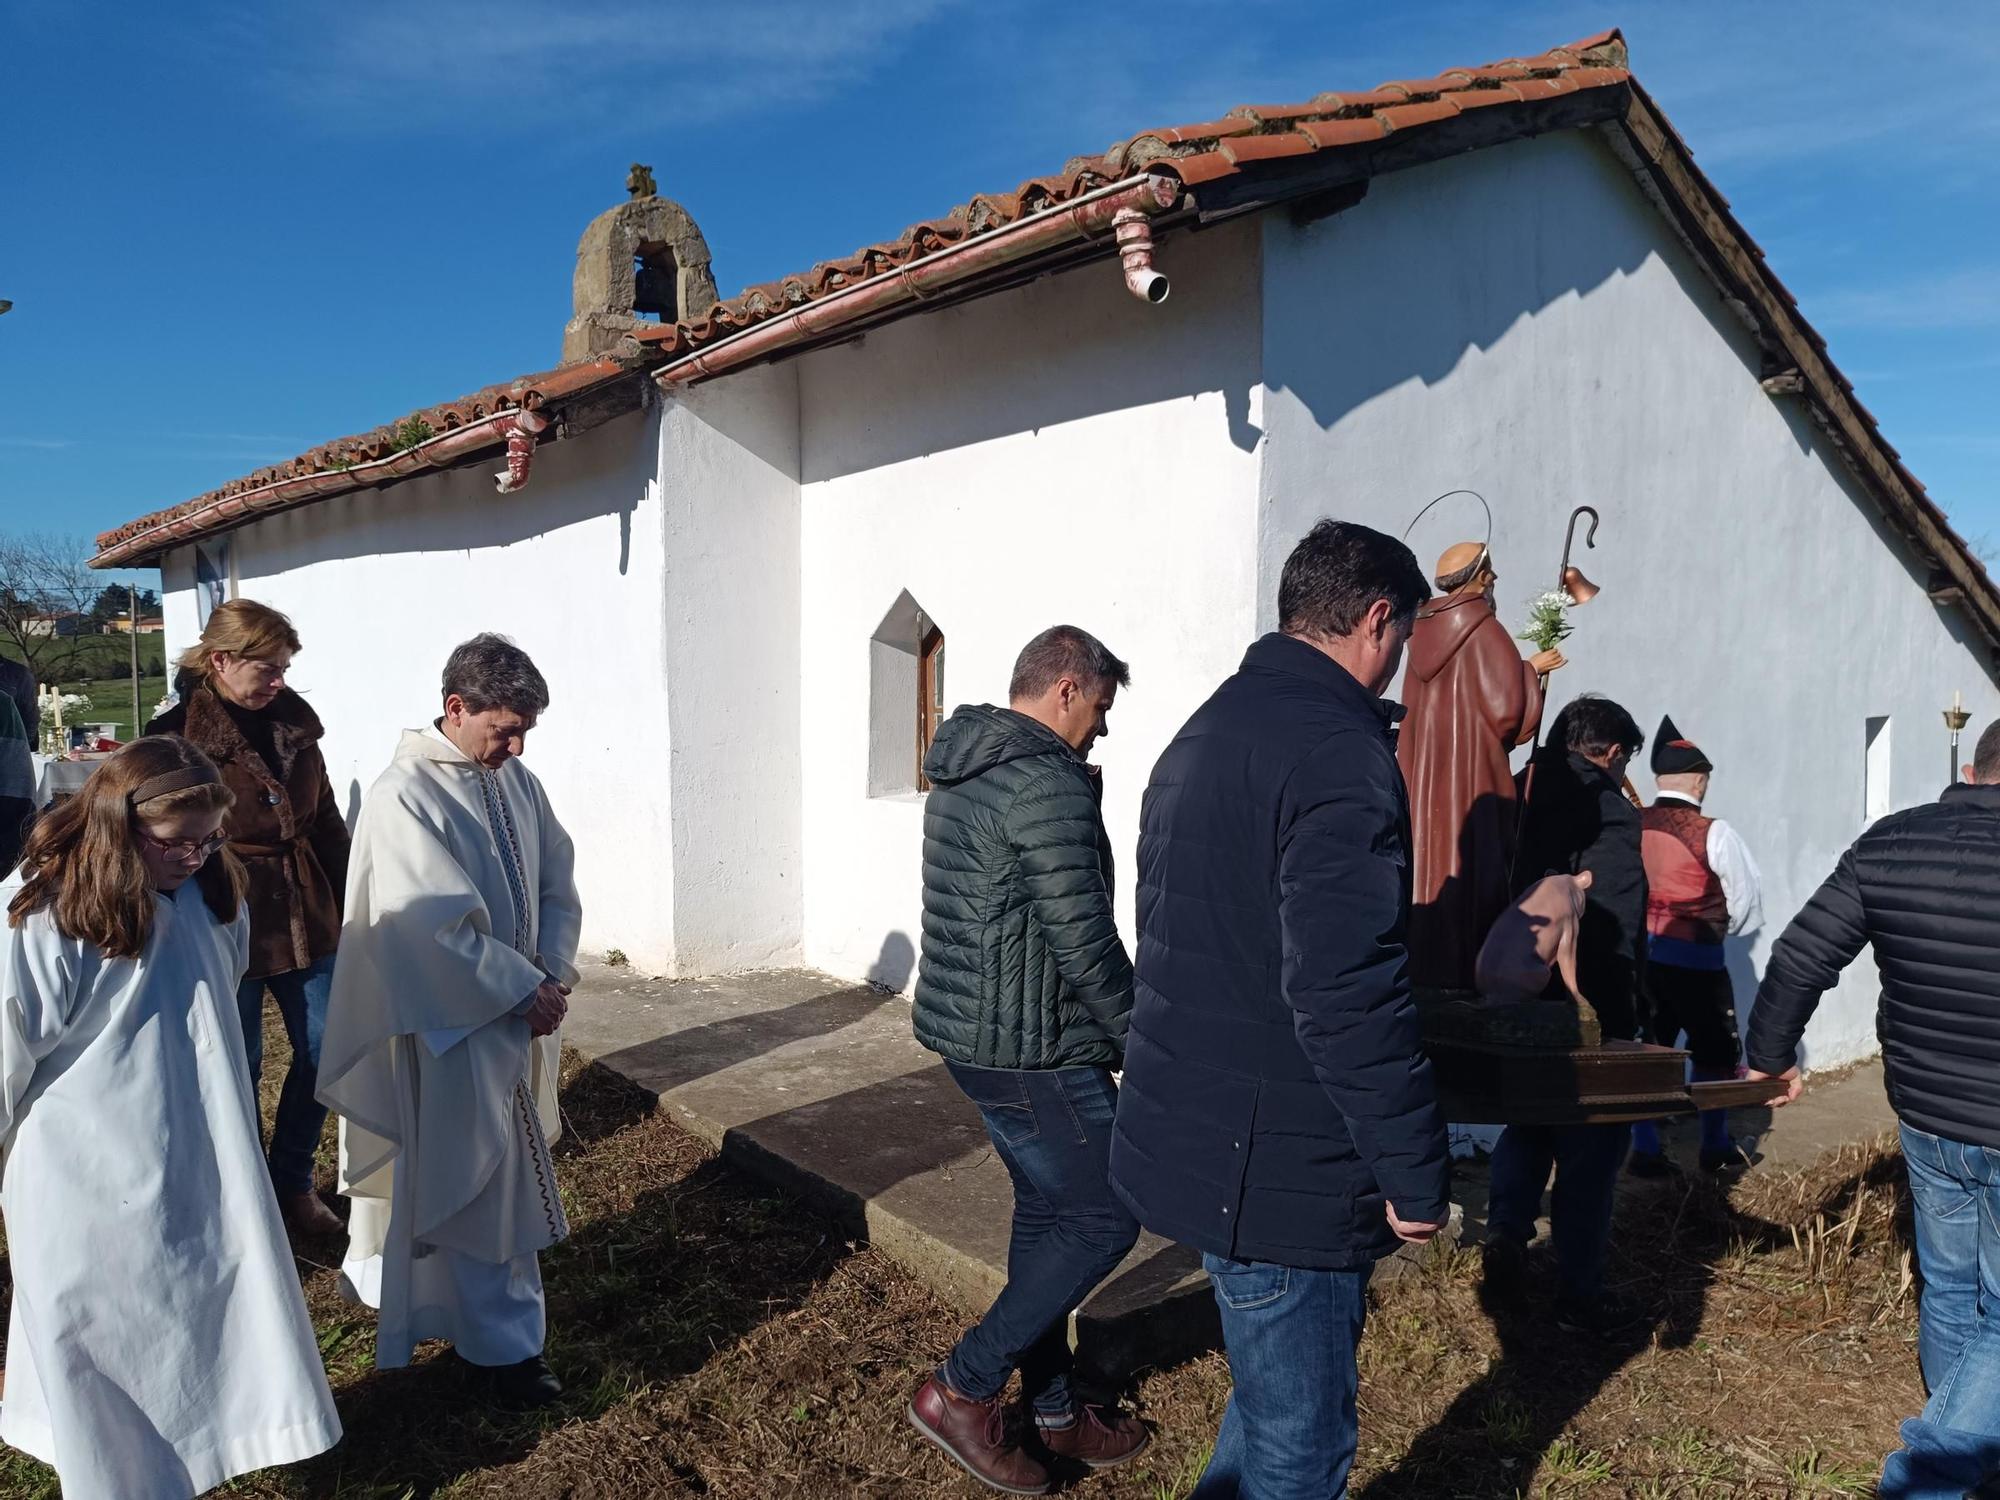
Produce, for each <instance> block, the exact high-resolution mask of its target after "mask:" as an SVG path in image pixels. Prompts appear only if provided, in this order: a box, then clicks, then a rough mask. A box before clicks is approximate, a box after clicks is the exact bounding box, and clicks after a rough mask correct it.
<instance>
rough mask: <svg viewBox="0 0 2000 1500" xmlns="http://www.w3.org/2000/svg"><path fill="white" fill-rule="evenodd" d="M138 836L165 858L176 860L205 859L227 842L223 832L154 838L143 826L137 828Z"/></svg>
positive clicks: (227, 839)
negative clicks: (180, 837) (196, 835)
mask: <svg viewBox="0 0 2000 1500" xmlns="http://www.w3.org/2000/svg"><path fill="white" fill-rule="evenodd" d="M139 837H140V838H142V839H144V840H145V841H146V842H147V843H149V844H151V845H152V846H153V847H154V848H155V849H157V850H158V851H159V852H160V853H161V855H163V856H164V857H165V858H167V859H178V860H188V859H195V858H200V859H207V858H208V857H209V855H211V854H213V853H215V851H216V850H218V849H220V848H221V847H222V846H223V845H224V844H226V843H228V842H229V838H228V835H226V834H223V833H211V834H210V835H209V836H208V837H207V838H205V839H156V838H154V837H153V836H152V835H151V834H150V833H148V832H146V830H145V829H143V828H141V829H140V830H139Z"/></svg>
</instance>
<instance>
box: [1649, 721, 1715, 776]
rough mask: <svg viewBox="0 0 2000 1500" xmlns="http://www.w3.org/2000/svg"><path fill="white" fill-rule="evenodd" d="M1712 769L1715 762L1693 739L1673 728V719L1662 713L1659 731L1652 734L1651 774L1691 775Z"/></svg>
mask: <svg viewBox="0 0 2000 1500" xmlns="http://www.w3.org/2000/svg"><path fill="white" fill-rule="evenodd" d="M1714 769H1715V763H1714V762H1713V761H1711V760H1710V759H1709V758H1708V757H1707V756H1706V755H1703V754H1702V753H1701V750H1700V749H1699V747H1697V746H1696V745H1695V743H1694V741H1693V740H1690V739H1687V738H1685V737H1684V736H1683V735H1682V734H1681V732H1680V731H1679V730H1678V729H1676V728H1674V721H1673V720H1672V719H1671V718H1669V717H1667V716H1666V715H1665V714H1662V715H1661V716H1660V729H1659V733H1657V734H1655V735H1654V736H1653V774H1654V775H1655V776H1692V775H1694V774H1696V773H1697V772H1702V771H1713V770H1714Z"/></svg>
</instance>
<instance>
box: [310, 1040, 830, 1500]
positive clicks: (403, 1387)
mask: <svg viewBox="0 0 2000 1500" xmlns="http://www.w3.org/2000/svg"><path fill="white" fill-rule="evenodd" d="M652 1106H653V1100H652V1096H651V1095H650V1094H648V1093H647V1092H646V1091H645V1090H643V1089H639V1088H637V1087H635V1086H634V1085H632V1084H630V1083H628V1082H626V1081H625V1080H623V1079H621V1078H619V1077H618V1076H616V1075H615V1074H612V1073H609V1072H608V1071H606V1070H605V1069H602V1068H599V1067H596V1066H588V1067H585V1068H583V1069H581V1070H580V1071H579V1072H578V1073H577V1074H576V1076H575V1077H574V1078H573V1079H572V1080H571V1081H570V1083H569V1084H568V1085H567V1086H566V1087H565V1089H564V1091H563V1111H564V1116H565V1120H566V1122H567V1132H566V1136H565V1140H564V1142H563V1143H562V1145H561V1146H560V1147H559V1148H558V1157H559V1164H560V1168H561V1171H562V1176H563V1192H564V1198H565V1201H566V1202H567V1203H568V1204H569V1205H570V1207H571V1217H572V1222H573V1223H575V1224H576V1225H577V1226H578V1228H577V1230H576V1232H575V1233H574V1234H573V1235H572V1237H571V1238H570V1239H569V1240H568V1241H566V1242H565V1243H564V1244H562V1245H560V1246H558V1247H556V1248H555V1249H554V1250H551V1251H549V1252H547V1253H546V1254H545V1255H544V1256H543V1258H542V1269H543V1276H544V1283H545V1285H546V1287H547V1293H548V1315H549V1344H548V1357H549V1362H550V1364H551V1365H552V1366H554V1368H555V1370H556V1372H557V1373H558V1374H559V1375H560V1376H561V1378H562V1380H563V1382H564V1385H565V1387H566V1391H565V1394H564V1397H563V1399H562V1401H561V1402H560V1403H558V1404H557V1405H556V1406H555V1407H553V1408H551V1409H549V1410H548V1411H546V1412H541V1413H535V1414H530V1415H518V1416H516V1415H509V1414H506V1413H501V1412H496V1411H494V1410H492V1409H490V1408H488V1407H485V1406H484V1405H482V1404H481V1403H479V1402H478V1401H477V1400H476V1399H474V1398H473V1396H472V1394H471V1393H470V1392H469V1391H468V1390H467V1388H466V1385H465V1382H464V1380H463V1378H462V1376H461V1374H460V1372H459V1370H458V1368H457V1367H456V1364H455V1362H454V1361H453V1360H452V1359H451V1357H450V1356H449V1354H448V1353H446V1352H445V1351H444V1350H443V1348H442V1346H439V1345H427V1346H425V1348H424V1349H423V1350H421V1351H420V1359H421V1363H417V1364H414V1365H412V1366H411V1367H410V1368H409V1369H405V1370H374V1369H371V1368H367V1361H366V1359H365V1357H359V1358H358V1363H359V1365H360V1369H359V1370H358V1371H357V1373H356V1374H355V1375H354V1377H353V1378H351V1379H338V1377H337V1379H338V1385H337V1390H336V1398H337V1401H338V1405H339V1408H340V1413H341V1419H342V1422H343V1424H344V1426H345V1428H346V1434H347V1435H346V1440H345V1441H344V1442H343V1443H342V1444H341V1445H340V1447H339V1448H337V1449H335V1450H334V1451H333V1452H332V1453H330V1454H327V1455H325V1456H323V1457H322V1458H319V1459H316V1460H313V1461H311V1462H309V1463H307V1464H303V1465H301V1466H299V1467H298V1468H296V1469H293V1470H290V1471H288V1472H287V1473H286V1474H285V1475H283V1476H282V1478H279V1477H278V1476H273V1478H274V1479H277V1482H278V1483H280V1484H282V1486H283V1489H282V1491H281V1492H282V1493H288V1494H294V1495H301V1496H310V1497H314V1500H334V1497H341V1500H347V1497H355V1496H371V1497H373V1496H382V1497H388V1500H394V1497H400V1496H403V1495H414V1496H424V1495H429V1494H432V1493H434V1492H435V1491H437V1490H438V1489H440V1488H443V1487H445V1486H447V1485H449V1484H452V1483H454V1482H455V1481H458V1480H461V1479H463V1478H466V1477H468V1476H470V1475H472V1474H475V1473H477V1472H479V1471H482V1470H493V1469H498V1468H502V1467H505V1466H508V1465H511V1464H515V1463H518V1462H520V1461H521V1460H523V1459H525V1458H526V1457H527V1456H528V1455H529V1454H530V1453H532V1452H533V1450H534V1449H535V1448H536V1446H537V1445H538V1444H539V1442H540V1441H541V1439H542V1438H543V1436H544V1435H545V1434H547V1433H548V1432H550V1431H552V1430H553V1429H555V1428H557V1427H560V1426H563V1425H566V1424H569V1423H573V1422H590V1421H593V1420H595V1419H597V1418H599V1417H601V1416H603V1415H604V1414H605V1413H607V1412H609V1411H610V1410H611V1409H613V1408H614V1407H616V1406H618V1405H620V1404H621V1403H623V1402H626V1401H627V1400H629V1399H630V1398H631V1397H633V1396H635V1395H637V1394H638V1393H640V1392H642V1391H645V1390H647V1389H649V1388H652V1387H657V1386H659V1385H662V1384H664V1383H666V1382H670V1381H673V1380H676V1379H678V1378H681V1377H684V1376H687V1375H689V1374H691V1373H693V1372H694V1371H696V1370H699V1369H700V1368H701V1367H702V1366H703V1365H704V1364H705V1363H706V1362H707V1361H708V1360H709V1359H710V1357H711V1356H712V1355H713V1354H714V1353H715V1352H716V1351H718V1350H722V1349H726V1348H729V1347H731V1346H732V1345H734V1344H735V1343H736V1342H737V1341H739V1340H741V1339H742V1338H744V1337H745V1336H746V1335H748V1334H750V1333H751V1332H752V1331H754V1330H755V1329H757V1328H758V1327H759V1326H761V1325H762V1324H764V1323H766V1322H768V1321H770V1320H772V1319H774V1318H779V1317H782V1316H783V1315H784V1314H785V1313H787V1312H789V1311H790V1310H791V1309H793V1308H796V1307H798V1306H799V1305H800V1304H801V1303H803V1302H804V1301H805V1300H806V1298H807V1297H809V1296H810V1295H811V1294H812V1293H813V1291H814V1289H815V1288H817V1287H818V1286H819V1285H820V1283H821V1282H822V1281H824V1280H825V1278H826V1277H827V1276H828V1275H829V1274H830V1273H831V1272H832V1271H833V1269H834V1268H835V1267H836V1266H837V1265H838V1264H839V1263H840V1262H841V1261H842V1260H844V1259H845V1258H846V1257H847V1256H848V1255H849V1254H851V1253H852V1250H853V1246H852V1244H851V1243H850V1242H849V1241H848V1240H847V1239H846V1238H845V1237H844V1236H843V1235H841V1234H840V1232H839V1231H838V1229H837V1227H836V1226H835V1225H833V1224H832V1223H831V1222H830V1221H828V1220H826V1219H824V1218H822V1217H820V1216H819V1215H816V1214H813V1213H810V1212H806V1211H802V1209H801V1207H800V1205H798V1204H796V1203H793V1202H791V1201H789V1200H787V1199H784V1198H782V1197H779V1196H776V1195H774V1194H771V1193H768V1192H765V1191H761V1190H759V1189H757V1188H756V1187H753V1186H752V1185H751V1184H749V1183H748V1182H746V1181H745V1180H744V1179H743V1178H742V1177H740V1176H738V1175H737V1174H735V1173H733V1172H731V1171H730V1170H728V1169H727V1168H725V1167H724V1166H723V1165H722V1164H721V1163H720V1162H719V1161H717V1160H715V1159H714V1158H713V1157H710V1156H709V1155H708V1154H707V1153H706V1151H705V1150H704V1149H703V1148H702V1147H701V1145H700V1144H699V1143H698V1142H696V1141H694V1140H693V1139H691V1138H689V1137H687V1136H685V1135H683V1134H681V1133H680V1132H678V1131H676V1130H673V1129H671V1128H670V1127H666V1126H665V1125H664V1122H661V1128H654V1129H646V1128H643V1127H644V1125H645V1122H646V1121H648V1120H649V1119H650V1118H651V1116H652ZM318 1321H319V1322H320V1324H321V1327H322V1330H323V1335H322V1336H323V1341H324V1338H325V1330H326V1328H327V1325H328V1323H329V1318H328V1316H327V1314H326V1312H325V1310H324V1308H323V1307H322V1309H321V1315H320V1317H319V1319H318ZM352 1321H353V1323H354V1325H355V1326H354V1327H353V1328H352V1330H351V1331H352V1333H353V1335H354V1336H355V1338H356V1341H357V1343H358V1346H359V1349H363V1350H365V1349H366V1348H368V1347H370V1346H371V1345H372V1341H373V1336H374V1323H373V1318H372V1316H371V1315H369V1314H367V1313H366V1312H365V1311H361V1310H357V1311H356V1313H355V1316H354V1319H353V1320H352ZM336 1364H338V1361H336ZM658 1459H659V1462H660V1464H661V1467H662V1468H663V1470H667V1471H670V1472H673V1473H675V1475H676V1477H678V1478H679V1479H680V1481H681V1482H682V1483H683V1484H684V1485H685V1486H686V1487H687V1488H688V1489H689V1490H690V1491H691V1492H693V1493H701V1492H703V1489H704V1485H703V1482H702V1480H701V1477H700V1475H699V1473H698V1472H695V1471H693V1469H692V1467H691V1466H689V1465H686V1464H680V1465H678V1466H676V1461H675V1460H674V1459H673V1458H672V1457H671V1455H669V1454H667V1453H660V1454H659V1455H658ZM681 1469H686V1470H688V1472H685V1473H683V1472H680V1470H681Z"/></svg>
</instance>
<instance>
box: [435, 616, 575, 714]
mask: <svg viewBox="0 0 2000 1500" xmlns="http://www.w3.org/2000/svg"><path fill="white" fill-rule="evenodd" d="M453 693H456V694H458V696H459V697H461V698H463V699H464V700H465V706H466V708H467V709H469V710H471V711H472V712H473V713H476V714H483V713H485V712H486V711H487V710H488V709H489V708H504V709H509V710H511V711H512V712H514V713H517V714H539V713H541V711H542V710H543V709H545V708H547V707H548V706H549V684H548V682H547V680H546V679H545V678H544V677H543V676H542V674H541V672H540V670H538V669H537V668H536V666H535V664H534V662H532V661H531V660H529V658H528V653H527V652H525V651H523V650H522V649H521V648H520V647H519V646H517V645H515V644H514V643H513V642H512V641H510V640H508V639H507V637H506V636H504V635H494V634H492V633H491V632H490V631H489V632H487V633H485V634H481V635H475V636H474V637H473V638H472V639H471V640H469V641H467V642H465V643H464V644H463V645H461V646H457V647H454V648H453V650H452V653H451V656H450V657H449V658H448V659H447V660H446V661H445V664H444V696H445V697H447V698H449V697H450V696H451V695H452V694H453Z"/></svg>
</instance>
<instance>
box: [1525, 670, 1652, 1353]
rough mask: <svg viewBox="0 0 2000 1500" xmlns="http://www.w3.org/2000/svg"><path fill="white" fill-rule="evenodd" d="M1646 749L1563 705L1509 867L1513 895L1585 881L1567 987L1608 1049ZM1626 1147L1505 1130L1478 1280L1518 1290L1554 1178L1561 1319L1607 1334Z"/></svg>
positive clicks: (1636, 885)
mask: <svg viewBox="0 0 2000 1500" xmlns="http://www.w3.org/2000/svg"><path fill="white" fill-rule="evenodd" d="M1645 741H1646V737H1645V735H1644V734H1643V733H1641V732H1640V729H1639V726H1638V724H1637V723H1636V722H1635V721H1634V720H1633V718H1632V716H1631V715H1630V714H1629V713H1627V712H1626V711H1625V710H1624V709H1622V708H1620V707H1619V706H1618V705H1617V704H1616V703H1613V702H1612V701H1611V700H1610V699H1608V698H1598V697H1582V698H1578V699H1576V700H1574V701H1573V702H1571V703H1569V704H1568V705H1566V706H1565V707H1564V709H1563V711H1562V712H1561V713H1559V714H1557V715H1556V721H1555V723H1554V724H1553V725H1551V726H1550V728H1549V741H1548V743H1547V744H1546V745H1544V746H1543V747H1542V748H1541V750H1540V751H1539V752H1538V753H1537V754H1536V756H1535V759H1534V762H1533V764H1532V766H1531V768H1530V776H1529V779H1528V782H1527V813H1526V816H1525V818H1524V822H1523V827H1522V830H1521V852H1520V857H1519V859H1518V860H1517V861H1516V863H1515V867H1514V871H1515V874H1514V885H1515V889H1516V890H1517V891H1521V890H1526V889H1527V888H1528V887H1529V886H1531V885H1533V884H1534V883H1535V882H1536V881H1538V880H1540V879H1541V878H1542V877H1543V876H1545V875H1550V874H1558V875H1580V874H1582V873H1583V872H1584V871H1585V870H1588V871H1589V872H1590V875H1591V883H1590V890H1589V892H1588V894H1587V895H1586V896H1585V899H1584V908H1583V922H1582V925H1581V926H1580V927H1579V929H1578V931H1577V943H1576V977H1577V985H1578V988H1580V989H1581V990H1582V991H1583V996H1584V998H1585V999H1586V1000H1588V1001H1589V1002H1590V1004H1591V1006H1592V1008H1593V1009H1594V1010H1596V1012H1597V1019H1598V1021H1599V1023H1600V1024H1601V1025H1602V1027H1603V1030H1604V1038H1605V1040H1606V1041H1611V1040H1614V1039H1615V1040H1619V1041H1628V1042H1629V1041H1632V1040H1634V1039H1635V1038H1636V1037H1637V1036H1638V1035H1639V1026H1640V1014H1639V981H1640V974H1641V972H1642V967H1641V966H1642V965H1643V963H1644V961H1645V942H1646V866H1645V862H1644V860H1643V859H1642V858H1641V856H1640V833H1641V830H1640V820H1639V809H1638V808H1637V807H1636V806H1634V805H1633V803H1632V801H1631V799H1630V798H1628V797H1627V796H1626V795H1625V789H1624V788H1625V768H1626V767H1627V766H1628V765H1629V764H1630V763H1631V760H1632V757H1633V756H1634V755H1635V754H1637V753H1638V750H1639V747H1640V746H1641V745H1643V744H1644V743H1645ZM1559 983H1560V981H1556V980H1552V981H1551V984H1552V985H1554V984H1559ZM1631 1142H1632V1127H1631V1126H1629V1125H1509V1126H1508V1127H1507V1128H1506V1129H1505V1130H1503V1131H1502V1132H1501V1133H1500V1140H1499V1142H1498V1143H1497V1144H1496V1145H1495V1146H1494V1148H1493V1162H1492V1199H1491V1203H1490V1205H1489V1207H1488V1211H1487V1238H1486V1251H1485V1260H1486V1265H1485V1272H1486V1276H1487V1278H1488V1281H1489V1283H1490V1284H1491V1285H1492V1286H1493V1287H1494V1288H1495V1290H1496V1291H1503V1292H1504V1291H1510V1290H1512V1289H1513V1287H1514V1286H1515V1285H1517V1284H1518V1282H1519V1281H1520V1278H1521V1268H1522V1260H1523V1254H1524V1252H1525V1251H1526V1249H1527V1245H1528V1241H1529V1240H1531V1239H1533V1238H1534V1235H1535V1218H1536V1215H1537V1214H1538V1213H1539V1212H1540V1211H1541V1204H1542V1189H1543V1187H1544V1186H1545V1185H1547V1183H1548V1181H1549V1172H1550V1169H1551V1168H1553V1169H1554V1171H1555V1186H1554V1188H1553V1190H1552V1192H1551V1195H1550V1202H1549V1225H1550V1230H1551V1234H1552V1237H1553V1239H1554V1241H1555V1252H1556V1261H1557V1264H1558V1266H1559V1268H1560V1270H1561V1275H1562V1291H1561V1294H1560V1295H1559V1296H1558V1298H1557V1300H1556V1321H1557V1322H1558V1323H1559V1324H1560V1325H1561V1326H1562V1327H1564V1328H1567V1329H1570V1330H1572V1331H1575V1330H1584V1331H1589V1332H1599V1333H1603V1332H1610V1331H1612V1329H1613V1327H1614V1326H1615V1325H1616V1324H1617V1322H1618V1321H1619V1313H1618V1311H1617V1310H1616V1309H1615V1308H1614V1307H1612V1305H1611V1304H1610V1303H1609V1302H1607V1301H1606V1299H1605V1297H1604V1294H1603V1286H1604V1257H1605V1252H1606V1250H1607V1249H1608V1248H1609V1246H1610V1242H1611V1198H1612V1193H1613V1191H1614V1189H1615V1188H1616V1186H1617V1182H1618V1169H1619V1167H1620V1166H1621V1165H1622V1164H1623V1163H1624V1161H1625V1153H1626V1151H1627V1150H1628V1149H1629V1147H1630V1146H1631Z"/></svg>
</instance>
